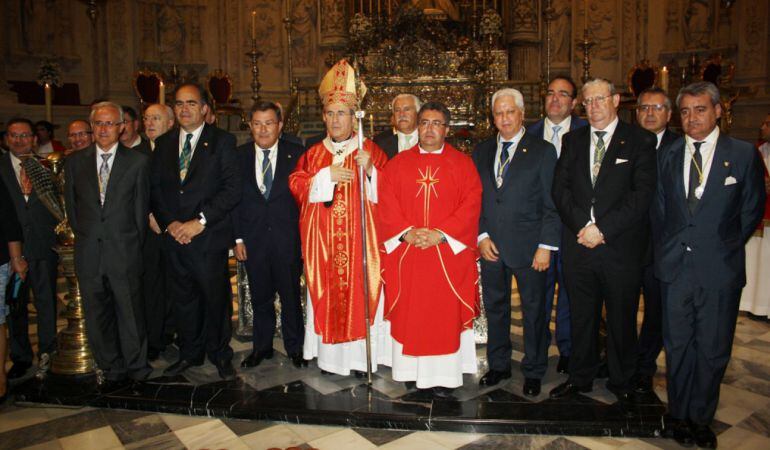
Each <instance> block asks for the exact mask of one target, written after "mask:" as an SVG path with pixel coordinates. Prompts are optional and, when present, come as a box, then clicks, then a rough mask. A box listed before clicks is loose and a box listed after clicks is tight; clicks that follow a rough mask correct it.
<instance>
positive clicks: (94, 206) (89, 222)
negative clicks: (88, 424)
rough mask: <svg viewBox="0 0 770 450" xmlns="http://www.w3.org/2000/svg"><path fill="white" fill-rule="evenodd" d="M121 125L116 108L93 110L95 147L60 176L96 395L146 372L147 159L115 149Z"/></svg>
mask: <svg viewBox="0 0 770 450" xmlns="http://www.w3.org/2000/svg"><path fill="white" fill-rule="evenodd" d="M123 120H124V117H123V111H122V109H121V107H120V106H119V105H116V104H115V103H110V102H101V103H97V104H96V105H94V107H93V108H92V110H91V127H92V128H93V130H95V133H94V134H95V145H93V146H91V147H89V148H88V149H86V150H83V151H80V152H77V153H75V154H73V155H71V156H70V157H68V158H67V161H66V166H65V170H64V175H65V184H64V187H65V192H64V195H65V199H66V202H65V205H66V208H67V219H68V220H69V223H70V226H71V227H72V231H73V232H74V233H75V272H76V274H77V276H78V282H79V283H80V292H81V294H82V296H83V311H84V315H85V319H86V327H87V328H88V343H89V346H90V347H91V350H92V351H93V354H94V359H96V364H97V366H98V367H99V368H100V369H101V370H102V371H103V372H104V379H103V380H101V379H100V380H99V381H100V382H101V383H102V384H101V389H102V390H103V391H109V390H111V389H112V388H116V387H118V386H119V385H120V384H122V383H123V382H124V381H126V380H128V379H132V380H143V379H145V378H147V376H148V375H149V374H150V372H151V371H152V369H151V368H150V367H149V366H148V365H147V338H146V330H145V326H144V306H143V305H142V294H141V275H142V244H143V241H144V237H145V233H146V231H147V215H148V214H149V196H150V191H149V183H148V178H147V165H148V162H149V158H148V157H147V156H146V155H143V154H141V153H139V152H135V151H131V150H130V149H128V148H126V147H125V146H124V145H122V144H121V143H120V142H119V136H120V133H121V132H122V130H123Z"/></svg>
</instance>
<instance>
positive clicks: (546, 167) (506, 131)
mask: <svg viewBox="0 0 770 450" xmlns="http://www.w3.org/2000/svg"><path fill="white" fill-rule="evenodd" d="M492 115H493V117H494V121H495V126H496V127H497V130H498V135H497V136H495V137H494V138H492V139H488V140H486V141H484V142H482V143H481V144H479V145H478V147H477V148H476V150H475V151H474V152H473V160H474V162H475V163H476V169H477V170H478V172H479V175H480V176H481V184H482V187H483V195H482V210H481V218H480V220H479V237H478V245H479V251H480V253H481V257H482V260H481V282H482V289H483V294H484V308H485V310H486V314H487V322H488V324H489V335H488V338H487V359H488V360H489V372H487V373H486V374H485V375H484V376H483V377H482V378H481V380H480V381H479V384H480V385H482V386H492V385H495V384H497V383H499V382H500V381H501V380H503V379H506V378H510V376H511V352H512V347H511V337H510V335H511V332H510V328H511V277H516V285H517V286H518V289H519V294H520V296H521V308H522V312H523V316H524V359H523V360H522V361H521V370H522V372H523V373H524V395H528V396H537V395H539V394H540V380H541V379H542V378H543V375H545V371H546V369H547V368H548V340H547V339H546V337H547V330H546V328H547V327H548V322H549V321H548V318H547V316H546V310H545V274H546V270H547V269H548V266H549V265H550V261H551V252H552V251H555V250H558V249H559V233H560V224H559V216H558V214H557V213H556V208H555V207H554V204H553V199H552V198H551V185H552V183H553V171H554V167H555V166H556V149H555V148H554V147H553V145H551V144H549V143H547V142H545V141H543V140H542V139H540V138H539V137H535V136H533V135H530V134H528V133H525V132H524V127H522V126H521V124H522V120H523V118H524V98H523V97H522V95H521V93H520V92H519V91H517V90H515V89H501V90H499V91H497V92H496V93H495V94H494V95H493V96H492Z"/></svg>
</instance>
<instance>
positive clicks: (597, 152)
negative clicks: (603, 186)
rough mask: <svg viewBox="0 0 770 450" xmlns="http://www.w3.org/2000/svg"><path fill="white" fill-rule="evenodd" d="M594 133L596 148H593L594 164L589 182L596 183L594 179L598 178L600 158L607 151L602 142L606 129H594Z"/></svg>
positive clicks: (602, 157) (600, 165) (601, 158)
mask: <svg viewBox="0 0 770 450" xmlns="http://www.w3.org/2000/svg"><path fill="white" fill-rule="evenodd" d="M594 133H596V148H595V149H594V165H593V168H592V169H591V184H592V185H594V184H596V179H597V178H599V169H601V167H602V160H603V159H604V154H605V153H607V147H606V146H605V144H604V135H605V134H607V132H606V131H595V132H594Z"/></svg>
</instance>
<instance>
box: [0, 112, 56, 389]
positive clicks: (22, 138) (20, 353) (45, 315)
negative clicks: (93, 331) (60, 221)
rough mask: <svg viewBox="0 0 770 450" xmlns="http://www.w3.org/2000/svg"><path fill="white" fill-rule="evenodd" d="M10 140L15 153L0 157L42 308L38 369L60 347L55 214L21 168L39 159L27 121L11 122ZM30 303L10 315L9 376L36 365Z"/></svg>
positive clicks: (37, 304)
mask: <svg viewBox="0 0 770 450" xmlns="http://www.w3.org/2000/svg"><path fill="white" fill-rule="evenodd" d="M7 128H8V132H7V133H6V143H7V144H8V148H9V149H10V152H8V153H7V154H5V155H3V156H2V157H0V177H2V180H3V183H5V187H6V188H7V190H8V192H9V193H10V196H11V199H12V200H13V206H14V208H15V209H16V215H17V216H18V218H19V223H20V224H21V228H22V232H23V234H24V246H23V250H24V258H26V260H27V263H28V264H29V282H30V286H31V287H32V293H33V294H34V295H35V309H36V310H37V336H38V370H40V371H41V372H45V371H47V370H48V367H49V361H50V355H51V352H53V351H55V350H56V269H57V264H58V261H59V257H58V255H57V254H56V252H54V251H53V247H54V245H56V234H55V232H54V228H56V224H57V221H56V218H55V217H54V216H53V214H51V212H50V211H48V208H46V207H45V205H44V204H43V202H41V201H40V198H39V197H38V196H37V193H36V192H35V190H34V188H33V187H32V183H31V182H30V180H29V178H28V177H27V175H26V172H25V171H24V170H23V169H22V168H21V161H22V159H24V158H31V157H34V156H33V153H32V149H33V147H34V146H35V141H36V137H35V133H34V131H33V126H32V122H30V121H29V120H27V119H11V120H9V121H8V126H7ZM28 320H29V319H28V317H27V305H26V304H25V305H22V306H21V308H19V309H18V310H17V311H14V312H13V313H11V315H10V317H9V320H8V324H9V334H10V338H11V339H10V340H11V361H13V366H12V367H11V370H10V371H9V372H8V378H9V379H15V378H19V377H21V376H23V375H24V374H25V373H26V371H27V369H29V368H30V367H31V366H32V359H33V356H34V355H33V352H32V345H30V341H29V323H28Z"/></svg>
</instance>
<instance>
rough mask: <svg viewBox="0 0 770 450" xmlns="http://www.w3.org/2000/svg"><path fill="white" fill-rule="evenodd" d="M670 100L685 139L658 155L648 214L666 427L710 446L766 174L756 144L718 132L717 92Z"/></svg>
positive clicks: (690, 89)
mask: <svg viewBox="0 0 770 450" xmlns="http://www.w3.org/2000/svg"><path fill="white" fill-rule="evenodd" d="M676 104H677V106H678V107H679V114H680V117H681V118H682V129H683V130H684V133H685V136H684V138H679V139H677V140H676V141H674V142H673V143H671V144H670V146H669V147H668V148H667V149H666V151H665V152H664V153H662V154H661V155H660V156H659V158H658V168H659V169H658V171H659V173H660V175H659V177H658V183H657V191H656V195H655V198H654V199H653V205H652V214H651V215H652V225H653V236H654V237H655V239H654V241H653V242H654V243H655V247H654V251H653V253H654V255H655V275H656V276H657V277H658V279H659V280H660V282H661V293H662V294H663V343H664V345H665V347H666V378H667V382H668V383H667V389H668V410H669V414H670V419H671V420H669V421H668V423H667V428H671V429H672V435H673V437H674V439H676V441H677V442H678V443H680V444H681V445H683V446H692V445H693V444H696V445H697V446H698V447H701V448H716V446H717V438H716V435H715V434H714V431H713V430H712V429H711V426H710V425H711V422H712V420H713V419H714V413H715V412H716V409H717V404H718V403H719V388H720V383H721V382H722V378H723V377H724V374H725V370H726V369H727V364H728V362H729V361H730V353H731V351H732V347H733V337H734V335H735V324H736V320H737V318H738V305H739V303H740V298H741V290H742V289H743V286H744V285H745V284H746V267H745V266H746V253H745V245H746V241H748V239H749V238H750V237H751V235H752V233H753V232H754V229H755V228H756V226H757V223H759V221H760V220H761V219H762V212H763V210H764V204H765V186H764V170H763V167H762V165H763V163H762V160H761V159H760V157H759V152H757V151H756V149H755V148H754V146H753V145H751V144H750V143H748V142H743V141H739V140H737V139H733V138H731V137H729V136H727V135H726V134H724V133H721V132H720V130H719V127H718V126H717V119H719V118H720V117H721V115H722V108H721V104H720V96H719V90H718V89H717V87H716V86H714V85H713V84H711V83H709V82H698V83H693V84H691V85H689V86H687V87H685V88H683V89H682V90H681V91H679V95H678V96H677V99H676Z"/></svg>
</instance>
